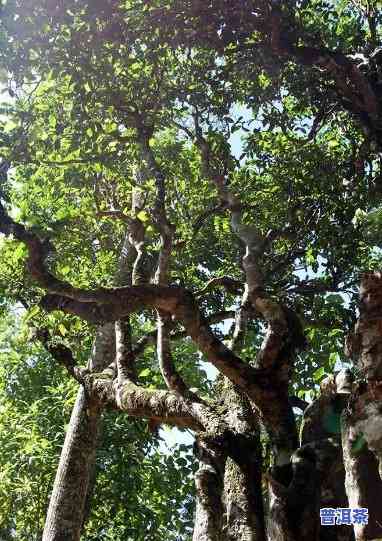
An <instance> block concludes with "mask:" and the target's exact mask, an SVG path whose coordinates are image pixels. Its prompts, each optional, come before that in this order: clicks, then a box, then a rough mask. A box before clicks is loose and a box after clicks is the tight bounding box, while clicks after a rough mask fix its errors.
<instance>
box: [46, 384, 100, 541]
mask: <svg viewBox="0 0 382 541" xmlns="http://www.w3.org/2000/svg"><path fill="white" fill-rule="evenodd" d="M99 420H100V411H99V410H97V409H94V408H89V404H88V401H87V398H86V396H85V391H84V390H83V388H82V387H81V388H80V389H79V391H78V395H77V400H76V403H75V405H74V408H73V411H72V416H71V419H70V423H69V426H68V431H67V433H66V438H65V442H64V446H63V448H62V452H61V457H60V463H59V466H58V469H57V473H56V478H55V481H54V486H53V491H52V496H51V499H50V503H49V509H48V514H47V517H46V522H45V528H44V534H43V541H79V539H80V534H81V529H82V524H83V515H84V508H85V502H86V496H87V492H88V485H89V478H90V476H91V473H92V468H93V467H94V463H95V452H96V448H97V438H98V431H99Z"/></svg>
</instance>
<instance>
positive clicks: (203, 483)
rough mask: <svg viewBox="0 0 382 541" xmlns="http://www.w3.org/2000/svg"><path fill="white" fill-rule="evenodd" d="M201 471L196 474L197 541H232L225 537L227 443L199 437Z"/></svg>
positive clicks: (196, 449) (195, 536) (195, 539)
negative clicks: (224, 493)
mask: <svg viewBox="0 0 382 541" xmlns="http://www.w3.org/2000/svg"><path fill="white" fill-rule="evenodd" d="M195 453H196V455H197V457H198V460H199V468H198V470H197V472H196V474H195V486H196V512H195V525H194V533H193V538H192V539H193V541H225V540H227V541H228V538H227V537H226V536H225V535H224V534H223V513H224V508H223V502H222V491H223V475H224V464H225V459H226V450H225V448H224V441H222V440H221V439H219V438H215V439H213V438H211V437H199V438H197V439H196V442H195Z"/></svg>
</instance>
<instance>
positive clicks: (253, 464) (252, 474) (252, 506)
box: [223, 380, 265, 541]
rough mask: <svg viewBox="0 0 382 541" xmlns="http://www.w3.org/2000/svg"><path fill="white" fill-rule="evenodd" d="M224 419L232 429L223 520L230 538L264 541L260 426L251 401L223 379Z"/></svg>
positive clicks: (233, 539)
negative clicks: (224, 518) (225, 410)
mask: <svg viewBox="0 0 382 541" xmlns="http://www.w3.org/2000/svg"><path fill="white" fill-rule="evenodd" d="M223 396H224V403H225V405H226V407H227V414H226V415H225V420H226V422H227V423H228V425H229V426H230V428H231V429H232V431H233V433H232V435H231V437H230V443H229V450H228V452H229V456H228V458H227V462H226V467H225V475H224V502H225V507H226V524H225V528H226V531H227V535H228V539H229V540H230V541H265V526H264V505H263V494H262V482H261V466H262V456H261V443H260V426H259V423H258V419H257V416H256V415H255V414H254V413H253V410H252V408H251V405H250V403H249V401H248V399H247V398H245V397H244V396H243V395H242V394H241V393H240V392H239V391H238V390H237V389H236V388H235V386H234V385H232V384H231V383H230V382H228V380H225V392H224V395H223Z"/></svg>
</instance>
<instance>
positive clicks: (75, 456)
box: [42, 191, 140, 541]
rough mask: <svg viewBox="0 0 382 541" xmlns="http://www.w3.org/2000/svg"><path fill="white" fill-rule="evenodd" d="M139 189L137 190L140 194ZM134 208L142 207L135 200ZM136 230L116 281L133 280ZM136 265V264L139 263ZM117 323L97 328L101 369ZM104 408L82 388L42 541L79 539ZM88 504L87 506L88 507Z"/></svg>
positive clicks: (110, 354)
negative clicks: (90, 398) (89, 397)
mask: <svg viewBox="0 0 382 541" xmlns="http://www.w3.org/2000/svg"><path fill="white" fill-rule="evenodd" d="M139 193H140V192H139V191H138V192H137V194H138V196H139ZM134 197H135V196H133V202H132V210H133V212H135V211H136V210H138V211H139V210H140V208H139V205H138V203H137V201H136V200H134ZM135 234H136V233H135V232H134V231H132V232H131V231H130V230H127V231H126V233H125V237H124V240H123V243H122V247H121V252H120V257H119V262H118V268H117V272H116V275H115V280H114V282H115V284H116V285H119V286H122V285H126V284H131V282H132V272H133V271H132V268H133V263H134V261H135V263H137V262H138V261H136V259H137V260H139V257H138V256H139V254H137V251H136V249H135V248H134V246H133V244H132V243H131V239H133V240H134V236H135ZM136 266H137V264H136V265H134V267H136ZM115 347H116V342H115V325H114V323H106V324H105V325H103V326H100V327H99V328H98V329H97V332H96V336H95V339H94V344H93V351H92V354H91V357H90V360H89V363H88V366H89V368H90V370H91V371H93V372H101V371H102V370H104V369H105V368H106V367H107V366H108V365H109V364H110V363H112V362H114V361H115ZM101 417H102V412H101V411H100V410H99V409H98V408H97V406H95V405H93V404H90V403H89V401H88V399H87V397H86V395H85V393H84V390H83V389H82V388H80V389H79V391H78V394H77V399H76V403H75V405H74V408H73V411H72V416H71V420H70V423H69V426H68V430H67V433H66V437H65V442H64V445H63V448H62V452H61V457H60V461H59V465H58V469H57V473H56V478H55V481H54V485H53V490H52V495H51V498H50V502H49V507H48V512H47V517H46V521H45V527H44V533H43V540H42V541H64V540H65V541H78V540H79V539H80V535H81V531H82V529H83V527H84V522H85V520H86V518H87V517H86V515H88V509H89V505H90V501H89V499H90V498H91V492H92V488H93V487H91V486H90V480H92V479H93V480H94V474H95V472H94V468H95V457H96V449H97V445H98V437H99V434H100V430H101V426H100V423H101V420H102V419H101ZM87 508H88V509H87Z"/></svg>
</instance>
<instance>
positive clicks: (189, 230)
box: [0, 0, 382, 541]
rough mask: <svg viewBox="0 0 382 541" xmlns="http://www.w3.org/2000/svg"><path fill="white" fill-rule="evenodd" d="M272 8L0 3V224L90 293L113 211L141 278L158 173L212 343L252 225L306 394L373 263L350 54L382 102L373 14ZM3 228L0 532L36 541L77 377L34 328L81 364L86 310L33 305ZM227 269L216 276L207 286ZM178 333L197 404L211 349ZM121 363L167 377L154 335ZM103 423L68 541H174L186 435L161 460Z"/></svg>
mask: <svg viewBox="0 0 382 541" xmlns="http://www.w3.org/2000/svg"><path fill="white" fill-rule="evenodd" d="M276 4H277V2H271V1H269V2H268V1H260V2H256V3H253V2H250V1H247V0H245V1H244V0H243V1H240V2H235V1H233V2H224V1H223V2H221V1H217V0H216V1H215V0H214V1H211V2H203V3H202V2H178V1H177V0H169V1H162V0H158V1H155V2H146V1H144V0H124V1H121V0H107V1H102V2H100V1H95V0H92V1H88V2H87V1H85V0H71V1H68V2H61V1H54V0H53V1H52V0H44V1H42V2H31V1H28V0H2V2H1V23H0V69H1V72H0V75H1V86H2V97H3V101H2V104H1V115H0V156H1V160H2V162H1V164H0V169H1V171H0V173H1V178H0V190H1V198H2V204H3V205H4V207H5V208H6V209H7V211H8V213H9V215H10V216H11V217H12V219H13V220H15V222H18V223H22V224H24V225H25V227H26V228H27V230H28V231H31V232H32V233H33V234H35V235H36V236H37V237H38V238H39V239H40V240H41V243H42V245H44V246H45V247H46V254H45V256H46V257H45V259H44V262H45V264H46V266H47V268H49V270H50V272H51V273H52V274H54V275H55V276H56V277H58V278H59V279H60V280H62V281H65V282H69V283H70V284H72V285H73V286H75V287H76V288H82V289H83V290H85V289H86V290H98V289H99V288H111V287H113V286H114V285H115V283H116V280H115V276H116V274H118V272H117V269H118V265H119V263H118V262H119V260H120V253H121V248H122V245H123V242H124V238H125V235H126V230H127V229H128V228H129V227H131V223H132V222H131V220H137V221H138V222H139V223H140V225H141V226H142V228H143V230H144V233H145V238H144V242H143V241H142V243H143V244H142V245H143V246H144V253H143V256H142V258H143V260H144V261H143V264H142V260H140V265H139V268H138V266H136V269H135V270H136V271H137V273H138V271H139V276H138V275H136V276H135V277H134V279H135V282H134V280H133V285H134V283H135V285H137V284H138V285H139V284H145V283H147V281H149V280H151V281H153V279H154V272H155V268H156V265H157V260H158V254H159V252H160V250H161V249H163V231H162V229H161V226H160V220H159V219H158V205H159V204H158V175H157V173H158V171H159V172H160V175H161V178H162V180H163V179H164V184H165V197H164V199H163V201H162V202H163V204H164V203H165V208H166V210H165V212H166V219H167V220H168V222H169V223H171V224H173V226H174V229H175V233H174V236H173V239H172V247H171V256H170V259H169V272H168V282H169V283H170V284H172V285H176V286H181V287H182V288H183V287H184V288H186V289H187V290H189V291H191V292H193V294H194V296H195V298H196V299H197V302H198V304H199V306H200V308H201V310H202V312H203V314H204V315H205V317H206V318H207V319H208V318H209V317H213V316H214V315H216V313H221V312H223V311H224V312H229V314H228V315H227V317H224V318H223V317H222V318H221V319H220V320H219V319H217V320H216V321H217V324H216V322H214V321H212V323H213V324H215V326H214V332H215V334H216V335H217V336H218V337H219V338H221V339H222V340H223V342H224V344H226V345H229V344H230V343H232V342H230V341H232V340H233V341H235V322H234V315H233V314H232V312H233V311H235V310H238V309H239V308H240V305H241V300H240V299H241V295H242V293H243V291H244V283H245V282H246V275H245V274H246V273H245V269H243V264H242V259H243V256H244V255H245V250H246V246H245V245H246V242H245V238H246V236H245V235H246V228H247V229H248V231H249V230H250V229H251V234H253V228H255V230H256V239H255V241H254V240H253V238H252V237H251V243H252V244H251V246H252V248H253V249H254V251H255V253H256V257H257V265H258V267H259V268H260V269H261V275H262V277H263V282H262V288H263V290H264V292H265V293H264V295H266V296H267V298H269V299H272V301H273V302H275V303H276V302H277V303H278V304H279V305H280V306H283V307H285V309H286V310H288V311H289V312H291V313H293V314H295V315H296V316H297V318H298V320H299V321H300V322H301V323H302V325H303V326H304V329H305V330H304V334H305V337H306V340H307V346H306V347H305V348H303V347H300V346H302V344H301V343H298V344H297V346H298V347H297V349H298V354H297V357H296V359H295V364H294V369H292V368H291V369H290V371H289V376H290V381H289V382H288V383H289V394H291V395H296V396H298V397H299V398H302V399H305V400H308V401H311V400H312V399H314V398H315V396H316V395H317V392H318V389H319V384H320V382H321V381H322V380H323V379H324V378H325V377H326V376H327V375H329V374H331V373H332V372H333V371H334V369H338V368H339V367H341V366H343V365H344V364H346V363H348V361H347V360H346V359H345V357H344V355H343V342H344V338H345V335H346V334H347V333H348V331H349V330H350V329H351V327H352V326H353V324H354V321H355V318H356V310H355V306H356V301H357V292H358V286H359V277H360V273H361V272H362V271H364V270H366V269H367V270H372V269H378V268H379V267H380V265H381V252H380V247H381V241H380V235H379V231H380V225H379V224H380V214H379V210H378V209H379V205H380V197H381V194H382V191H381V179H382V176H381V170H380V167H381V155H380V151H381V145H382V136H381V134H382V127H381V126H382V123H381V120H380V119H381V115H382V111H381V106H380V101H379V105H378V107H379V109H378V111H374V109H373V108H372V105H370V103H369V102H367V99H366V98H365V96H364V95H363V91H364V86H363V87H362V85H361V83H360V89H358V88H357V87H356V83H357V81H359V78H358V79H357V78H356V76H354V77H353V72H352V71H351V70H350V68H349V69H348V64H346V62H348V63H350V65H352V66H354V71H355V70H357V73H358V74H359V73H361V74H363V75H362V76H364V77H367V78H368V79H367V80H368V81H372V83H370V84H371V85H374V86H373V92H374V94H375V96H376V99H377V98H379V100H380V98H381V88H382V61H381V49H378V46H379V45H380V40H381V28H380V24H381V19H382V15H381V13H379V12H378V2H377V1H374V2H373V1H371V0H370V1H365V2H363V1H362V0H360V1H357V2H356V1H354V2H353V1H351V0H341V1H333V2H332V1H322V0H310V1H308V2H286V3H283V4H282V5H281V6H280V7H277V6H276ZM319 54H320V55H321V56H320V57H319ZM325 55H326V56H325ZM336 55H337V56H336ZM327 57H330V62H329V60H328V59H327ZM344 59H346V62H345V60H344ZM336 62H337V64H336ZM341 70H343V71H341ZM357 77H358V75H357ZM369 105H370V107H369ZM368 107H369V109H368ZM203 145H204V146H203ZM206 148H207V149H208V152H207V154H206V153H203V149H206ZM142 149H143V150H142ZM145 152H146V154H144V153H145ZM147 156H151V158H153V160H154V162H155V166H152V165H151V166H150V167H147V163H148V158H147ZM212 177H214V178H212ZM211 178H212V182H211ZM216 179H217V180H216ZM219 179H220V180H221V179H224V182H226V186H228V188H227V189H228V190H229V193H230V194H233V196H234V197H235V198H236V203H235V204H236V207H235V205H234V204H232V200H229V197H228V198H226V200H224V197H222V195H221V191H220V192H219ZM137 199H139V204H138V205H137V206H136V207H135V208H136V209H137V212H136V213H134V201H136V200H137ZM237 205H239V207H240V220H239V221H240V228H239V229H238V227H237V226H238V224H237V223H234V222H235V212H236V214H237V211H238V206H237ZM162 217H163V216H162ZM238 231H239V233H238ZM248 238H249V237H248ZM19 240H20V239H18V238H17V235H15V236H14V237H13V238H12V237H8V238H2V239H1V263H0V294H1V311H2V316H3V322H2V327H1V351H0V355H1V356H0V363H1V364H0V372H1V374H2V382H3V383H2V386H1V388H0V408H1V409H0V442H1V449H2V453H1V458H0V461H1V474H0V537H1V538H2V539H8V538H9V539H17V540H20V541H21V540H24V539H25V540H26V539H28V540H30V539H40V537H39V536H41V531H42V528H43V523H44V516H45V510H46V506H47V502H48V496H49V492H50V490H51V483H52V481H53V477H54V470H55V464H56V461H57V459H58V455H59V451H60V446H61V445H62V439H63V434H64V427H65V423H66V422H67V419H68V415H69V412H70V408H71V406H72V404H73V401H74V395H75V392H76V389H77V383H75V382H74V380H73V379H70V378H68V376H67V374H66V373H65V370H64V369H63V368H62V367H60V366H57V364H55V361H54V360H53V358H52V356H51V354H50V353H49V346H48V351H46V343H45V348H44V344H42V343H41V340H40V338H41V332H39V331H41V329H44V330H45V331H47V332H48V336H49V340H48V341H49V344H50V345H52V344H53V345H65V346H66V347H67V348H70V350H71V352H72V354H73V357H74V358H75V360H76V363H77V365H78V366H82V367H83V366H85V365H86V362H87V359H88V357H89V354H90V351H91V344H92V339H93V336H94V330H95V325H94V323H95V322H94V321H90V320H88V321H84V319H81V318H79V317H77V316H76V315H75V313H72V314H68V313H66V314H65V313H64V312H63V311H52V312H51V313H47V312H46V311H45V310H44V306H45V307H46V305H45V304H44V298H45V297H44V296H45V294H46V291H47V289H48V291H49V288H46V287H45V286H44V284H43V283H42V282H40V283H38V281H36V279H35V278H36V276H33V272H32V273H31V272H30V269H31V264H30V263H29V264H28V265H29V266H26V261H27V258H28V250H27V248H26V247H25V244H23V243H20V242H19ZM133 244H134V242H133ZM134 246H135V245H134ZM223 277H229V279H231V280H232V281H231V283H230V287H229V286H226V287H220V286H221V285H223V286H224V285H225V284H224V280H223V282H221V283H218V282H216V281H215V282H214V283H213V282H211V280H214V279H218V278H223ZM216 285H217V286H218V287H215V286H216ZM53 293H55V292H54V291H53ZM42 300H43V302H41V301H42ZM255 304H256V303H255V302H254V303H253V306H252V309H249V308H248V299H247V300H246V305H245V308H246V314H247V315H246V326H245V329H244V330H245V333H244V335H245V336H244V337H243V340H242V342H241V343H240V344H239V345H238V346H237V347H238V349H237V350H236V351H237V353H238V355H240V357H241V359H243V360H244V362H245V363H246V364H248V365H249V366H252V367H256V358H257V356H258V353H259V351H260V348H261V344H262V342H263V339H264V336H265V334H266V324H267V323H268V321H267V318H264V314H263V313H261V311H260V310H259V309H258V307H256V306H255ZM289 312H288V313H289ZM85 319H86V318H85ZM222 321H225V323H224V324H223V323H222ZM130 324H131V330H132V331H131V332H132V341H133V343H134V344H138V343H139V340H141V339H142V337H144V336H146V335H147V334H149V333H152V332H153V331H155V328H156V315H155V312H154V310H153V309H152V307H150V306H147V305H144V304H142V306H141V309H140V310H138V311H137V313H135V314H133V315H131V316H130ZM182 329H183V328H182V327H181V326H180V324H179V323H178V324H177V325H175V324H174V325H173V327H172V332H173V334H174V335H175V338H174V340H173V342H172V356H173V359H174V364H175V366H176V369H177V371H178V372H179V374H180V375H181V376H182V378H183V379H184V380H185V381H186V382H187V386H188V388H191V390H192V391H194V392H195V393H198V394H199V395H200V396H202V397H203V398H205V399H211V400H212V399H213V397H214V393H215V390H214V389H216V388H215V387H214V385H213V381H212V379H213V376H212V371H209V370H207V372H206V371H205V368H204V366H205V365H202V364H201V362H202V361H203V360H211V359H208V358H206V357H208V356H207V355H206V354H205V352H204V355H202V354H201V353H200V348H199V347H198V345H197V344H196V343H195V340H194V339H193V340H190V339H189V338H187V337H185V336H184V334H185V333H184V332H183V330H182ZM241 330H243V329H241ZM186 334H187V333H186ZM193 338H194V337H193ZM236 338H237V336H236ZM294 345H296V344H294ZM288 347H289V346H288ZM136 377H137V382H138V383H139V385H142V386H144V387H145V388H146V389H150V390H153V389H165V388H166V384H165V381H164V378H163V377H162V374H161V370H160V367H159V366H158V362H157V359H156V351H155V347H154V345H153V344H152V343H151V344H149V345H148V347H147V348H146V349H145V350H144V351H143V353H142V354H141V355H140V356H139V357H138V358H137V359H136ZM260 409H261V408H260ZM295 413H296V414H297V412H296V411H295ZM297 423H299V415H298V414H297ZM103 426H104V434H103V438H102V441H101V444H100V449H99V454H98V459H97V476H96V481H95V488H94V495H95V497H94V498H93V502H94V503H93V505H92V507H91V511H90V514H89V518H88V522H87V526H86V530H85V536H84V539H89V540H93V539H101V538H102V539H115V540H119V539H120V540H122V539H124V540H125V539H134V540H139V539H147V538H148V537H147V532H150V535H149V538H150V539H153V540H154V539H163V538H164V536H165V537H166V539H188V538H189V537H187V536H188V535H189V532H190V521H191V518H192V517H191V515H192V511H193V488H192V478H191V474H192V471H193V469H194V468H195V465H194V464H193V462H192V459H191V457H190V449H189V448H187V447H186V446H182V445H180V447H176V448H175V447H174V448H173V449H172V451H171V454H164V455H161V454H160V452H159V448H158V440H157V437H156V432H155V431H154V433H151V432H150V431H149V430H148V429H147V426H146V423H145V422H142V421H139V422H138V421H132V420H131V418H127V416H125V414H121V413H120V412H112V413H111V412H109V411H107V412H105V414H104V423H103ZM262 438H263V447H264V456H265V457H266V460H265V466H268V465H269V464H268V460H269V441H268V437H266V436H264V435H263V436H262ZM162 447H163V444H162ZM106 519H107V520H108V524H107V526H105V521H106ZM7 536H8V537H7ZM176 536H179V537H176Z"/></svg>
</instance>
